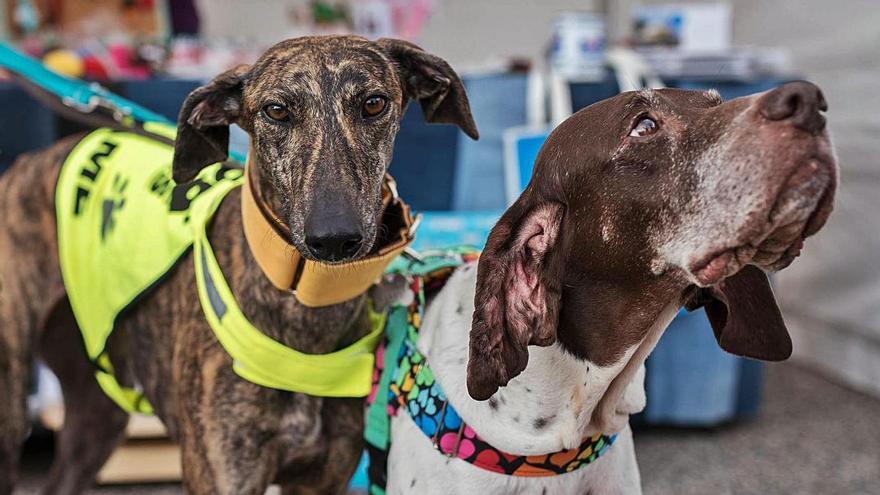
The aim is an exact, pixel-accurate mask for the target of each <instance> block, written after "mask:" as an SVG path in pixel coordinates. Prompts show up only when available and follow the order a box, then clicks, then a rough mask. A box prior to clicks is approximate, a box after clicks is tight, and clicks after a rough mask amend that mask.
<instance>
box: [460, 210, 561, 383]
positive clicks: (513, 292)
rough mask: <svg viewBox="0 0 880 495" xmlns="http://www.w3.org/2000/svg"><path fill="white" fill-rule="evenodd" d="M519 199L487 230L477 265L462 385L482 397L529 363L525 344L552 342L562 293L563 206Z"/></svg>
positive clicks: (544, 344)
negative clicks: (534, 203) (486, 238)
mask: <svg viewBox="0 0 880 495" xmlns="http://www.w3.org/2000/svg"><path fill="white" fill-rule="evenodd" d="M528 203H529V202H528V201H527V200H525V199H524V197H520V199H519V201H517V202H516V203H515V204H514V205H513V206H511V207H510V209H508V210H507V212H505V214H504V215H503V216H502V217H501V220H499V221H498V224H496V225H495V227H494V228H493V229H492V232H491V233H490V234H489V239H488V241H487V242H486V248H485V249H484V250H483V253H482V254H481V255H480V262H479V265H478V268H477V290H476V293H475V296H474V317H473V324H472V325H471V332H470V357H469V361H468V377H467V386H468V392H469V393H470V395H471V397H473V398H474V399H476V400H486V399H488V398H489V397H491V396H492V395H493V394H494V393H495V392H496V391H497V390H498V387H502V386H504V385H507V382H509V381H510V380H511V379H512V378H514V377H515V376H517V375H518V374H520V373H521V372H522V371H523V370H524V369H525V367H526V365H527V364H528V361H529V354H528V346H529V345H540V346H548V345H551V344H553V343H554V342H556V327H557V325H558V324H559V306H560V299H561V296H562V273H561V270H562V260H561V258H562V257H561V256H560V255H559V253H558V250H559V248H558V246H559V245H560V243H559V242H558V238H559V232H560V224H561V223H562V218H563V211H564V208H563V206H562V205H561V204H559V203H546V202H545V203H539V204H537V205H536V206H533V207H525V206H523V205H525V204H528Z"/></svg>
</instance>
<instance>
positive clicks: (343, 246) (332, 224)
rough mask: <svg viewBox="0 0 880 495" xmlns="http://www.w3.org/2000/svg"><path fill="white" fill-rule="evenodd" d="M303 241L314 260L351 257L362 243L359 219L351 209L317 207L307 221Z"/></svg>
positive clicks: (338, 259)
mask: <svg viewBox="0 0 880 495" xmlns="http://www.w3.org/2000/svg"><path fill="white" fill-rule="evenodd" d="M305 242H306V247H308V249H309V251H311V254H312V256H314V257H315V258H316V259H319V260H323V261H344V260H347V259H350V258H352V257H354V256H355V255H356V254H357V253H358V251H360V249H361V246H362V244H363V242H364V236H363V233H362V232H361V222H360V221H359V220H358V218H357V217H356V216H355V215H354V214H353V213H351V212H350V211H339V210H336V211H334V209H325V208H321V209H318V210H317V211H316V212H315V213H313V214H312V215H309V218H308V220H307V221H306V225H305Z"/></svg>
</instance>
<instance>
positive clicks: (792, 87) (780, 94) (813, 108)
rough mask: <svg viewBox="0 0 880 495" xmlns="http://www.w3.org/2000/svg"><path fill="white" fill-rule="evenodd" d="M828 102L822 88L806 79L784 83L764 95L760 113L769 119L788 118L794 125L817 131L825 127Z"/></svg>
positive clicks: (813, 131) (809, 130)
mask: <svg viewBox="0 0 880 495" xmlns="http://www.w3.org/2000/svg"><path fill="white" fill-rule="evenodd" d="M825 110H828V103H827V102H826V101H825V96H824V95H823V94H822V90H820V89H819V87H818V86H816V85H815V84H813V83H809V82H806V81H798V82H792V83H788V84H784V85H782V86H780V87H778V88H776V89H774V90H773V91H771V92H769V93H767V94H766V95H764V98H763V99H762V101H761V115H763V116H764V117H766V118H767V119H770V120H790V121H791V123H792V124H794V126H795V127H797V128H799V129H803V130H805V131H808V132H812V133H817V132H819V131H821V130H822V129H824V128H825V116H824V115H822V113H821V112H824V111H825Z"/></svg>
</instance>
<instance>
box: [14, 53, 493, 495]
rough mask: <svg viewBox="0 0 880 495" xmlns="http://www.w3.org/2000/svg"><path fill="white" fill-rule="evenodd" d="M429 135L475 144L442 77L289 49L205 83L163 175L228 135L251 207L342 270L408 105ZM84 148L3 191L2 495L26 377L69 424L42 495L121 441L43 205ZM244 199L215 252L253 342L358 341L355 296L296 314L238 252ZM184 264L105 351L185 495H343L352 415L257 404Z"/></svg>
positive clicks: (317, 348) (28, 165)
mask: <svg viewBox="0 0 880 495" xmlns="http://www.w3.org/2000/svg"><path fill="white" fill-rule="evenodd" d="M411 99H414V100H417V101H418V102H419V103H420V105H421V106H422V109H423V111H424V115H425V117H426V119H427V120H428V121H430V122H442V123H452V124H457V125H458V126H459V127H461V129H463V130H464V132H465V133H467V134H468V135H469V136H471V137H473V138H476V137H477V129H476V126H475V124H474V121H473V118H472V116H471V114H470V107H469V104H468V101H467V97H466V95H465V90H464V87H463V86H462V84H461V81H460V80H459V78H458V76H457V75H456V74H455V72H454V71H453V70H452V69H451V68H450V67H449V65H448V64H447V63H446V62H444V61H443V60H441V59H440V58H438V57H435V56H433V55H430V54H428V53H426V52H424V51H422V50H421V49H419V48H418V47H416V46H414V45H412V44H409V43H406V42H403V41H396V40H387V39H383V40H379V41H376V42H370V41H367V40H365V39H362V38H357V37H313V38H301V39H294V40H288V41H285V42H282V43H279V44H277V45H275V46H274V47H272V48H271V49H270V50H269V51H267V52H266V53H265V54H264V55H263V56H262V57H261V58H260V59H259V60H258V61H257V62H256V63H255V64H254V65H252V66H250V67H239V68H237V69H234V70H231V71H229V72H226V73H223V74H221V75H219V76H217V77H216V78H215V79H214V80H212V81H211V82H210V83H209V84H207V85H206V86H204V87H201V88H199V89H196V90H195V91H193V92H192V94H190V95H189V97H188V98H187V99H186V101H185V103H184V105H183V108H182V110H181V113H180V119H179V131H178V138H177V141H176V144H175V157H174V166H173V173H174V178H175V180H176V181H177V182H178V183H181V182H186V181H188V180H191V179H192V178H194V177H195V175H196V174H197V172H198V171H199V170H200V169H201V168H202V167H204V166H206V165H208V164H211V163H213V162H217V161H220V160H224V159H225V158H226V154H227V145H228V139H229V125H230V124H233V123H234V124H238V125H239V126H241V128H243V129H244V130H245V131H246V132H247V133H248V134H249V135H250V139H251V151H250V155H249V162H250V166H256V167H258V168H259V176H260V181H259V184H258V185H257V187H259V189H260V191H261V193H262V196H263V197H264V198H265V199H266V201H267V202H268V204H269V206H270V207H271V208H272V209H273V211H274V212H275V213H276V214H277V216H279V217H280V218H282V219H284V221H285V223H287V225H288V227H289V228H290V232H291V233H292V239H291V241H292V243H293V244H294V245H295V246H296V248H297V250H298V251H299V252H300V253H301V254H302V255H303V256H304V257H305V258H307V259H311V260H318V261H330V262H340V261H345V260H353V259H357V258H361V257H363V256H365V255H367V254H368V253H370V252H371V250H372V249H373V248H374V243H375V242H374V239H375V238H376V236H377V229H378V226H377V216H378V215H379V211H380V210H379V209H380V205H381V197H380V188H381V184H382V180H383V177H384V174H385V172H386V170H387V168H388V164H389V162H390V161H391V151H392V146H393V142H394V137H395V135H396V133H397V130H398V129H399V121H400V118H401V116H402V115H403V112H404V109H405V107H406V104H407V102H408V101H409V100H411ZM78 139H79V138H68V139H65V140H63V141H61V142H59V143H57V144H56V145H55V146H53V147H51V148H50V149H48V150H46V151H42V152H39V153H35V154H32V155H28V156H24V157H22V158H20V159H19V160H18V161H17V162H16V163H15V165H13V167H12V168H11V169H10V170H9V171H8V172H7V173H6V174H5V176H4V177H3V178H2V179H0V204H2V212H3V215H2V218H0V260H2V262H0V282H2V289H0V290H2V292H0V325H2V326H0V397H3V400H2V404H0V494H3V495H6V494H9V493H11V491H12V486H13V482H14V479H15V473H16V467H17V463H18V457H19V453H18V451H19V448H20V445H21V443H22V441H23V440H24V439H25V437H26V435H27V432H28V421H27V416H26V408H25V403H26V401H25V399H26V394H27V389H28V378H29V376H30V368H31V365H32V363H33V359H34V357H35V356H39V357H41V358H42V359H43V360H45V362H46V363H47V364H48V365H49V366H50V367H51V368H52V370H53V371H54V372H55V373H56V374H57V375H58V378H59V380H60V381H61V386H62V389H63V392H64V406H65V413H66V418H65V422H64V426H63V429H62V431H61V433H60V435H59V437H58V443H57V452H56V459H55V463H54V465H53V467H52V470H51V473H50V475H49V479H48V481H47V484H46V492H47V493H79V492H81V491H83V490H84V489H85V488H86V487H88V486H89V485H90V483H92V480H93V478H94V476H95V474H96V473H97V471H98V470H99V469H100V467H101V466H102V464H103V463H104V461H105V460H106V459H107V456H108V455H109V454H110V453H111V452H112V451H113V449H114V447H115V446H116V445H117V444H118V443H119V442H120V440H121V439H122V438H123V430H124V428H125V425H126V422H127V419H128V418H127V415H126V413H125V412H123V411H122V410H121V409H119V408H118V407H117V406H116V405H115V404H114V403H113V402H111V400H110V399H108V397H107V396H106V395H105V394H104V393H103V392H102V390H101V389H100V388H99V387H98V384H97V383H96V380H95V377H94V368H93V366H92V364H91V363H89V361H88V360H87V358H86V356H85V354H84V352H83V342H82V338H81V335H80V333H79V331H78V330H77V325H76V322H75V321H74V318H73V315H72V312H71V308H70V305H69V302H68V300H67V297H66V294H65V289H64V284H63V282H62V276H61V272H60V270H59V262H58V253H57V250H58V246H57V238H56V228H55V225H56V222H55V207H54V203H55V200H54V197H55V193H54V188H55V182H56V178H57V176H58V171H59V167H60V166H61V164H62V163H63V162H64V160H65V157H66V156H67V154H68V153H69V151H70V150H71V149H72V147H73V146H74V145H76V143H77V140H78ZM239 204H240V200H239V192H238V190H236V191H234V192H232V193H230V194H229V196H228V197H227V198H226V199H225V200H224V202H223V204H222V205H221V207H220V209H219V210H218V212H217V214H216V217H215V218H216V220H215V221H214V222H213V223H212V227H211V228H210V230H209V238H210V241H211V244H212V246H213V247H214V251H215V253H216V256H217V259H218V261H219V263H220V266H221V267H222V269H223V271H224V273H225V275H226V277H227V279H228V281H229V283H230V286H231V287H232V290H233V292H234V293H235V296H236V298H237V300H238V301H239V304H240V306H241V308H242V310H243V311H244V313H245V314H246V315H247V317H248V319H250V320H251V321H252V322H253V323H254V325H255V326H256V327H258V328H259V329H261V330H262V331H263V332H264V333H265V334H266V335H268V336H269V337H272V338H274V339H276V340H278V341H280V342H281V343H283V344H285V345H287V346H289V347H292V348H294V349H297V350H299V351H302V352H306V353H311V354H322V353H327V352H330V351H332V350H334V349H335V348H337V347H338V346H340V345H345V344H346V343H347V342H351V341H353V340H354V339H356V338H357V337H359V336H361V335H364V334H365V333H366V331H367V327H368V323H367V318H366V314H365V309H364V300H365V298H364V296H360V297H357V298H355V299H353V300H350V301H347V302H344V303H341V304H337V305H334V306H329V307H321V308H307V307H304V306H302V305H301V304H299V303H298V302H297V301H296V300H295V299H294V298H293V297H291V296H290V295H289V294H288V293H286V292H282V291H279V290H277V289H275V288H274V287H273V286H272V285H271V284H270V282H269V280H268V279H267V278H266V277H265V276H264V274H263V273H262V272H261V271H260V268H259V267H258V266H257V264H256V263H255V260H254V258H253V257H252V255H251V253H250V251H249V250H248V246H247V244H246V241H245V238H244V236H243V235H242V217H241V212H240V207H239ZM194 280H195V279H194V274H193V265H192V262H191V260H190V261H186V260H185V261H184V262H182V263H180V265H179V266H178V267H177V268H176V270H175V271H174V272H173V273H172V274H171V275H170V277H169V278H168V279H167V280H166V281H165V282H164V283H163V285H162V286H161V287H160V289H159V290H156V291H153V292H151V293H150V295H149V296H148V297H146V298H145V299H144V300H143V301H142V302H141V303H140V304H138V305H136V307H134V308H133V309H132V311H130V312H129V313H127V314H126V315H125V317H124V318H122V319H121V321H120V322H119V325H118V326H117V329H116V331H115V332H114V334H113V336H112V338H111V342H110V345H109V353H110V358H111V361H112V362H113V363H114V368H115V370H116V373H117V376H118V377H120V381H123V382H126V383H128V384H134V383H138V384H140V385H141V386H142V387H143V390H144V392H145V395H146V397H147V399H148V400H149V401H150V403H151V404H152V406H153V407H154V408H155V411H156V413H157V415H158V416H159V417H160V418H161V419H162V421H163V422H164V423H165V425H166V427H167V428H168V431H169V434H170V435H171V436H172V438H174V439H176V440H178V441H179V442H180V444H181V447H182V451H183V476H184V485H185V486H186V488H187V490H188V491H189V492H192V493H205V494H207V493H212V494H216V493H227V494H245V493H250V494H262V493H263V492H264V491H265V489H266V487H267V485H269V484H270V483H272V482H277V483H281V484H282V485H283V486H284V487H285V489H286V491H287V492H289V493H321V494H325V493H339V492H343V491H344V490H345V488H346V486H347V483H348V480H349V478H350V476H351V474H352V472H353V471H354V469H355V467H356V465H357V462H358V458H359V456H360V454H361V451H362V430H363V402H362V401H361V400H358V399H322V398H319V397H312V396H308V395H304V394H297V393H288V392H281V391H277V390H273V389H268V388H263V387H260V386H257V385H255V384H253V383H251V382H248V381H245V380H244V379H242V378H240V377H239V376H238V375H236V374H235V373H234V372H233V370H232V367H231V359H230V357H229V356H228V355H227V353H226V352H225V351H224V350H223V348H222V347H220V345H219V344H218V342H217V340H216V338H215V336H214V334H213V333H212V331H211V329H210V327H209V326H208V324H207V323H206V321H205V319H204V316H203V314H202V310H201V308H200V305H199V302H198V301H199V298H198V296H197V293H196V285H195V283H194Z"/></svg>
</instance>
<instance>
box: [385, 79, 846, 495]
mask: <svg viewBox="0 0 880 495" xmlns="http://www.w3.org/2000/svg"><path fill="white" fill-rule="evenodd" d="M824 110H826V103H825V101H824V98H823V96H822V93H821V92H820V91H819V89H818V88H817V87H816V86H814V85H812V84H809V83H805V82H797V83H790V84H786V85H784V86H781V87H779V88H777V89H775V90H773V91H769V92H766V93H762V94H756V95H752V96H748V97H744V98H739V99H735V100H732V101H729V102H726V103H722V101H721V99H720V98H719V96H718V94H717V93H715V92H711V91H710V92H700V91H684V90H675V89H663V90H656V91H651V90H645V91H639V92H631V93H624V94H621V95H618V96H616V97H614V98H610V99H608V100H605V101H602V102H599V103H596V104H595V105H592V106H590V107H588V108H586V109H584V110H581V111H579V112H578V113H576V114H574V115H573V116H572V117H571V118H569V119H568V120H566V121H565V122H563V123H562V124H561V125H560V126H559V127H558V128H557V129H556V130H555V131H553V133H552V134H551V135H550V137H549V138H548V139H547V142H546V143H545V144H544V146H543V148H542V150H541V152H540V154H539V156H538V159H537V163H536V165H535V170H534V175H533V177H532V180H531V182H530V183H529V185H528V187H527V188H526V190H525V191H524V192H523V194H522V195H521V196H520V198H519V199H518V200H517V201H516V203H515V204H514V205H513V206H511V207H510V208H509V209H508V210H507V211H506V212H505V213H504V215H503V216H502V217H501V219H500V221H499V222H498V224H497V225H496V226H495V228H494V229H493V230H492V233H491V235H490V236H489V239H488V243H487V245H486V248H485V250H484V251H483V254H482V256H481V258H480V261H479V264H478V267H477V266H474V265H465V266H464V267H462V268H460V269H458V270H457V272H456V273H455V274H454V275H453V276H452V278H451V279H450V280H449V282H448V283H447V285H446V286H445V287H444V288H443V290H442V291H440V293H439V294H437V296H436V297H435V299H434V300H433V301H432V302H431V303H430V304H429V306H428V308H427V312H426V315H425V319H424V322H423V325H422V329H421V331H420V337H419V341H418V348H419V350H420V351H421V352H422V353H423V354H424V355H425V356H426V358H427V361H428V364H429V365H430V366H431V370H432V371H433V376H434V377H435V379H436V380H437V381H438V382H439V384H440V386H441V387H442V389H443V390H444V391H445V393H446V395H447V399H448V400H449V404H450V405H451V406H453V407H454V408H455V410H456V411H457V412H458V413H459V415H460V416H461V417H462V419H463V420H464V421H465V422H466V423H467V424H468V425H469V426H470V427H471V428H472V429H473V430H474V432H476V434H477V435H479V436H480V437H482V439H483V440H485V441H486V442H487V443H489V444H490V445H492V446H493V447H495V448H497V449H500V450H501V451H504V452H508V453H511V454H517V455H532V454H548V453H553V452H558V451H561V450H565V449H571V448H574V447H577V446H578V445H579V444H580V443H581V442H582V441H583V439H585V438H586V437H588V436H591V435H593V434H595V433H598V432H601V433H605V434H612V433H618V437H617V441H616V442H615V443H614V444H613V446H611V447H610V449H609V450H608V451H607V452H606V453H605V454H604V455H603V456H601V457H599V458H598V459H597V460H596V461H594V462H593V463H592V464H589V465H588V466H587V467H585V468H582V469H578V470H576V471H574V472H571V473H567V474H563V475H559V476H552V477H546V478H529V477H516V476H508V475H503V474H497V473H493V472H490V471H485V470H482V469H480V468H477V467H475V466H473V465H470V464H468V463H466V462H465V461H463V460H461V459H456V458H447V457H444V456H443V454H441V453H439V452H438V451H437V450H436V449H435V448H434V447H433V444H432V441H431V439H430V438H428V437H427V436H426V435H425V434H424V433H422V431H421V430H419V428H418V427H417V426H416V425H415V423H414V422H413V421H412V419H411V418H410V417H409V416H408V414H406V413H400V414H398V415H397V416H396V417H395V418H394V419H393V420H392V440H391V450H390V452H389V459H388V493H389V494H394V495H397V494H401V493H422V494H450V493H457V494H471V493H479V494H481V495H502V494H503V495H511V494H523V495H525V494H537V493H546V494H551V493H552V494H554V495H563V494H584V493H590V494H594V495H595V494H611V493H619V494H634V493H640V492H641V487H640V479H639V471H638V466H637V464H636V459H635V453H634V450H633V443H632V434H631V431H630V429H629V422H628V419H629V415H630V414H633V413H635V412H638V411H640V410H641V409H642V408H643V407H644V405H645V395H644V386H643V377H644V368H643V363H644V360H645V358H646V357H647V355H648V354H649V353H650V352H651V350H652V349H653V347H654V345H655V344H656V343H657V340H658V339H659V338H660V335H661V334H662V333H663V331H664V329H665V328H666V326H667V325H668V324H669V322H670V321H671V320H672V318H673V317H674V316H675V314H676V312H677V311H678V310H679V308H681V307H682V306H686V307H689V308H695V307H698V306H705V307H706V310H707V314H708V316H709V319H710V321H711V323H712V326H713V328H714V330H715V334H716V337H717V338H718V342H719V344H720V345H721V347H722V348H724V349H726V350H727V351H730V352H732V353H734V354H739V355H743V356H749V357H753V358H759V359H766V360H782V359H785V358H787V357H788V356H789V355H790V354H791V350H792V349H791V340H790V339H789V336H788V333H787V331H786V329H785V327H784V324H783V321H782V318H781V315H780V313H779V310H778V308H777V306H776V303H775V301H774V298H773V294H772V292H771V291H770V286H769V284H768V282H767V276H766V275H765V272H770V271H774V270H779V269H782V268H784V267H786V266H788V264H790V263H791V262H792V260H793V259H794V258H795V257H796V256H797V255H798V254H799V252H800V249H801V246H802V244H803V239H804V238H805V237H808V236H810V235H813V234H815V233H816V232H817V231H818V230H819V229H820V228H821V227H822V225H823V224H824V223H825V221H826V219H827V218H828V215H829V214H830V212H831V207H832V199H833V197H834V191H835V187H836V181H837V172H836V164H835V158H834V155H833V152H832V149H831V144H830V141H829V137H828V133H827V131H826V130H825V118H824V117H823V116H822V114H821V112H822V111H824ZM468 353H469V356H470V358H469V361H468V362H467V364H466V363H465V359H464V356H467V355H468Z"/></svg>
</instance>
